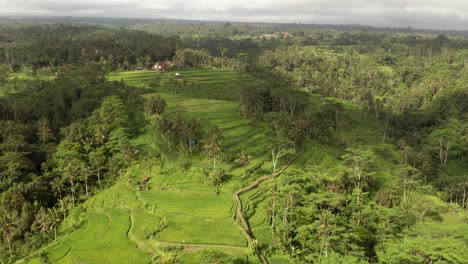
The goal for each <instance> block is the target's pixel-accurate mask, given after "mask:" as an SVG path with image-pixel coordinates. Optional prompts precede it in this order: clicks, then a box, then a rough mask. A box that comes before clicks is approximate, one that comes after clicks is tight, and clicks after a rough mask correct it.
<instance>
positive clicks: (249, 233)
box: [234, 150, 304, 264]
mask: <svg viewBox="0 0 468 264" xmlns="http://www.w3.org/2000/svg"><path fill="white" fill-rule="evenodd" d="M303 153H304V150H301V151H300V152H299V153H297V154H296V156H294V157H293V158H292V159H291V160H290V161H289V162H288V163H286V165H285V166H284V167H283V168H282V169H281V170H279V171H278V172H276V173H273V174H271V175H268V176H264V177H261V178H259V179H257V180H256V181H255V182H253V183H252V184H250V185H249V186H247V187H245V188H242V189H240V190H238V191H237V192H235V193H234V199H235V200H236V202H237V214H236V219H239V220H240V222H241V223H242V226H241V231H242V234H243V235H244V236H245V238H246V239H247V241H248V243H249V246H250V245H252V241H253V240H254V239H255V238H254V236H253V233H252V229H250V226H249V223H248V222H247V220H246V219H245V216H244V214H243V213H242V202H241V200H240V195H241V194H244V193H246V192H249V191H251V190H253V189H255V188H257V187H258V185H259V184H260V183H261V182H263V181H266V180H269V179H274V178H276V177H278V176H279V175H281V173H283V172H284V171H285V170H286V169H287V168H288V167H289V166H290V165H291V164H292V163H293V162H294V161H295V160H297V158H299V157H300V156H301V155H302V154H303ZM255 250H256V253H257V256H258V258H259V260H260V262H261V263H263V264H269V263H268V260H267V258H266V257H265V256H263V254H262V252H261V251H260V248H258V247H256V249H255Z"/></svg>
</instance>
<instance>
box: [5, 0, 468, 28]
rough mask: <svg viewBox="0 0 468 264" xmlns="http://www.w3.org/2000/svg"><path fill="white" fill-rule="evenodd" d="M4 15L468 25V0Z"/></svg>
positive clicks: (45, 6) (273, 0)
mask: <svg viewBox="0 0 468 264" xmlns="http://www.w3.org/2000/svg"><path fill="white" fill-rule="evenodd" d="M0 15H41V16H105V17H134V18H181V19H195V20H221V21H249V22H288V23H289V22H296V23H319V24H361V25H372V26H390V27H407V26H412V27H414V28H431V29H458V30H468V0H348V1H346V0H88V1H85V0H0Z"/></svg>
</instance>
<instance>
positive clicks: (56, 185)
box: [49, 178, 63, 200]
mask: <svg viewBox="0 0 468 264" xmlns="http://www.w3.org/2000/svg"><path fill="white" fill-rule="evenodd" d="M49 184H50V187H52V190H53V192H54V195H57V194H58V196H59V200H62V192H63V182H62V180H61V179H60V178H54V179H53V180H52V181H51V182H50V183H49Z"/></svg>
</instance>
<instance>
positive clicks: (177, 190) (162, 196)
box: [27, 71, 271, 263]
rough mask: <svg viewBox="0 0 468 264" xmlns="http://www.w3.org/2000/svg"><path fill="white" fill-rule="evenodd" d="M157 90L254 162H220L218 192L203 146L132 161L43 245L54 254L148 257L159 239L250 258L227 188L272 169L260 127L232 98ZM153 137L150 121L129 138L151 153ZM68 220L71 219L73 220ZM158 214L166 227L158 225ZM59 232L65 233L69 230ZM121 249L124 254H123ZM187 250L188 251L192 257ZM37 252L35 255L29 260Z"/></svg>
mask: <svg viewBox="0 0 468 264" xmlns="http://www.w3.org/2000/svg"><path fill="white" fill-rule="evenodd" d="M196 72H197V71H190V72H184V74H187V75H189V74H195V73H196ZM150 74H155V73H153V72H141V71H138V72H132V73H120V76H122V75H128V76H129V78H130V80H132V81H133V83H132V85H135V86H139V87H142V86H144V82H146V81H147V80H148V79H147V77H144V76H148V75H150ZM211 74H215V75H216V74H220V75H224V74H229V75H231V76H233V78H234V76H235V74H234V73H233V72H223V71H219V72H217V71H215V72H214V73H211ZM205 75H206V76H208V74H205ZM135 76H138V78H135ZM111 78H116V77H115V75H114V77H111ZM129 83H130V81H129ZM207 89H215V88H214V87H210V88H207ZM161 95H162V96H163V97H164V98H165V99H166V100H167V102H168V104H169V105H170V106H176V105H177V106H178V107H182V108H184V109H185V110H186V111H187V112H188V113H189V114H190V115H193V116H196V117H203V118H204V119H206V121H207V122H210V123H213V124H216V125H218V126H219V127H221V128H222V129H223V134H224V140H223V142H222V147H223V152H224V153H225V155H236V154H237V152H239V151H240V150H241V149H246V150H248V151H249V153H251V155H252V156H253V157H254V159H253V161H252V162H251V163H250V165H249V166H248V168H254V167H258V169H257V170H256V171H255V172H254V173H251V174H250V175H249V176H248V177H245V178H241V175H242V173H243V170H242V169H241V168H237V166H235V165H232V164H227V163H225V164H223V165H221V166H222V167H224V168H225V169H226V170H227V171H229V180H228V181H227V182H226V184H224V185H223V186H222V188H221V192H220V193H219V194H218V195H217V194H216V192H215V188H214V187H213V186H212V184H211V181H210V180H209V179H208V178H207V176H206V174H205V171H206V170H209V169H210V168H211V161H210V160H208V159H207V158H206V157H205V155H204V154H201V155H198V156H194V157H190V156H189V155H185V156H182V157H179V156H175V157H172V156H171V157H169V156H167V157H165V162H164V166H161V165H160V164H159V163H158V162H157V161H153V160H148V161H147V162H146V163H145V162H144V163H140V164H135V165H134V166H133V167H132V169H131V170H129V171H128V172H127V173H126V174H125V175H123V176H121V178H120V180H119V181H118V182H117V183H116V184H115V185H114V186H112V187H111V188H110V189H108V190H106V191H104V192H101V193H99V194H98V195H95V196H94V197H93V198H91V199H90V200H88V201H87V202H86V203H85V204H84V206H83V210H82V211H81V213H80V214H79V215H78V216H77V218H78V219H81V220H80V221H81V222H80V223H81V224H80V225H79V228H78V229H76V230H74V231H73V232H71V233H70V234H68V235H65V236H63V237H62V238H60V239H59V241H58V242H56V243H53V244H51V245H49V246H48V247H46V248H44V249H43V250H44V251H45V252H48V253H49V259H50V260H51V261H52V262H57V263H67V262H70V263H72V262H80V263H102V262H103V261H104V260H106V261H105V262H107V263H118V260H119V259H120V260H122V259H125V261H127V259H128V263H148V262H149V261H150V260H151V256H155V255H158V252H159V251H160V247H161V245H165V244H166V243H169V244H173V243H175V244H179V245H184V246H185V247H186V250H185V251H184V252H186V253H184V254H189V255H188V256H190V254H193V253H190V252H193V251H194V250H195V251H199V250H203V249H205V248H214V249H216V250H220V251H223V252H225V253H226V254H233V256H237V257H238V258H240V259H242V260H245V259H247V258H248V256H247V255H246V252H248V250H249V249H248V247H247V241H246V239H245V238H244V236H243V235H242V233H241V231H240V229H239V226H238V225H237V224H236V223H235V222H234V219H233V215H234V213H235V203H234V200H233V197H232V194H233V192H234V191H235V190H237V189H239V188H240V187H242V186H245V185H247V184H248V183H250V182H251V181H253V179H255V178H257V177H260V176H263V174H264V173H269V172H270V171H271V163H269V162H265V161H266V160H267V159H268V155H267V152H266V150H265V148H266V145H267V143H268V142H266V141H265V137H264V133H265V129H263V128H261V127H257V128H255V127H253V126H252V125H250V124H249V120H246V119H243V118H242V117H240V116H239V114H238V113H237V105H236V103H234V102H227V101H218V100H210V99H194V98H187V97H185V96H182V95H175V94H167V93H162V94H161ZM156 140H157V137H156V136H155V134H154V132H152V130H151V129H149V128H148V129H147V130H146V133H143V134H142V135H140V136H139V137H137V138H135V139H134V142H135V144H137V145H140V146H141V147H142V148H143V149H145V150H147V151H148V152H149V153H159V152H160V150H159V147H158V144H155V143H154V141H156ZM155 160H156V159H155ZM181 163H188V164H189V166H188V168H184V169H181V168H180V167H179V166H180V164H181ZM144 175H148V176H150V177H151V180H150V181H149V186H150V189H149V190H141V191H140V190H138V189H137V187H136V186H135V185H133V184H132V182H135V181H138V180H139V179H141V177H142V176H144ZM76 221H77V220H75V222H76ZM71 222H72V221H71V220H67V224H68V226H71ZM162 222H164V225H165V227H164V228H162V230H158V229H159V226H160V225H161V223H162ZM67 224H66V225H67ZM66 225H65V226H66ZM62 233H66V230H63V231H62ZM105 245H112V247H111V248H109V247H107V246H105ZM93 248H95V249H96V250H95V251H94V250H93ZM100 248H104V249H103V250H100ZM123 249H125V250H123ZM93 252H94V253H93ZM123 254H126V255H128V258H127V257H125V258H124V257H123ZM184 256H185V255H183V258H185V259H188V258H189V257H184ZM37 260H38V259H37V258H36V257H33V258H30V259H28V261H27V262H35V261H37ZM250 261H256V259H255V257H252V256H251V257H250ZM120 263H122V262H120ZM193 263H196V262H193Z"/></svg>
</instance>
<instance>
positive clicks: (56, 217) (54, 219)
mask: <svg viewBox="0 0 468 264" xmlns="http://www.w3.org/2000/svg"><path fill="white" fill-rule="evenodd" d="M47 212H48V213H49V217H50V226H49V228H50V229H51V230H52V229H53V230H54V241H56V240H57V227H58V226H59V224H60V222H61V221H62V218H61V217H60V214H59V211H58V210H57V209H56V208H49V209H48V210H47Z"/></svg>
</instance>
